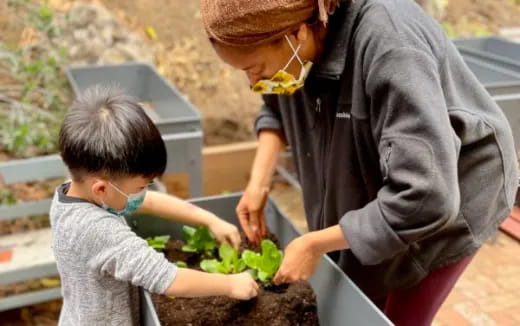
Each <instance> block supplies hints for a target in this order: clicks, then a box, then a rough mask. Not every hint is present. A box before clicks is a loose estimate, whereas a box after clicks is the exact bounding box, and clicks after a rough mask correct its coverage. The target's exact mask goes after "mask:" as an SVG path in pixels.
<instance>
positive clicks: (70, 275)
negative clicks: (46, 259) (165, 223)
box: [50, 183, 177, 326]
mask: <svg viewBox="0 0 520 326" xmlns="http://www.w3.org/2000/svg"><path fill="white" fill-rule="evenodd" d="M69 186H70V184H69V183H65V184H63V185H61V186H60V187H58V189H57V190H56V194H55V196H54V200H53V203H52V206H51V210H50V220H51V226H52V232H53V244H52V245H53V251H54V255H55V257H56V262H57V264H58V271H59V273H60V277H61V283H62V290H61V291H62V294H63V308H62V311H61V315H60V322H59V324H60V325H67V326H68V325H73V326H81V325H88V326H94V325H125V326H126V325H138V324H139V292H138V291H137V287H138V286H141V287H143V288H145V289H147V290H149V291H151V292H154V293H161V294H162V293H164V292H165V291H166V290H167V289H168V287H169V285H170V284H171V283H172V281H173V280H174V278H175V275H176V271H177V269H176V267H175V265H173V264H171V263H169V262H168V261H167V260H166V259H165V257H164V255H163V254H160V253H158V252H156V251H155V250H154V249H152V248H150V247H149V246H148V245H147V243H146V241H145V240H143V239H141V238H140V237H138V236H137V235H136V234H135V233H134V232H132V230H131V229H130V227H128V225H127V224H126V221H125V219H124V218H123V217H119V216H115V215H113V214H110V213H108V212H107V211H105V210H104V209H102V208H100V207H98V206H96V205H94V204H92V203H90V202H88V201H85V200H83V199H79V198H73V197H69V196H67V191H68V189H69Z"/></svg>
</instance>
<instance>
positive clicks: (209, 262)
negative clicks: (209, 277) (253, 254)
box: [200, 243, 246, 274]
mask: <svg viewBox="0 0 520 326" xmlns="http://www.w3.org/2000/svg"><path fill="white" fill-rule="evenodd" d="M218 255H219V257H220V259H221V260H220V261H219V260H217V259H205V260H203V261H201V262H200V268H202V270H203V271H205V272H208V273H221V274H237V273H240V272H242V271H243V270H244V269H246V263H245V262H244V261H243V260H242V258H240V256H239V255H238V250H236V249H235V248H233V247H231V246H230V245H228V244H227V243H223V244H221V245H220V248H219V249H218Z"/></svg>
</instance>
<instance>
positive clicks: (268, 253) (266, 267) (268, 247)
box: [242, 240, 283, 284]
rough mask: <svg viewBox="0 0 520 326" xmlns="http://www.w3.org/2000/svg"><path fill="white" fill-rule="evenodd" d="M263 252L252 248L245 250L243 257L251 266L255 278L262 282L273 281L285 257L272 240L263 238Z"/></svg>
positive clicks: (248, 265)
mask: <svg viewBox="0 0 520 326" xmlns="http://www.w3.org/2000/svg"><path fill="white" fill-rule="evenodd" d="M260 246H261V249H262V252H261V253H256V252H254V251H251V250H244V252H243V253H242V259H243V260H244V263H245V264H246V265H247V267H249V268H251V269H252V270H253V271H254V272H253V273H252V275H253V276H256V277H255V278H257V279H259V280H260V281H261V282H262V283H266V284H267V283H271V280H272V279H273V277H274V275H275V274H276V272H277V271H278V268H280V265H281V264H282V259H283V253H282V251H281V250H279V249H278V248H277V247H276V245H275V244H274V242H272V241H271V240H262V243H261V245H260Z"/></svg>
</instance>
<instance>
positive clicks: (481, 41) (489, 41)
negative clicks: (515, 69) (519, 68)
mask: <svg viewBox="0 0 520 326" xmlns="http://www.w3.org/2000/svg"><path fill="white" fill-rule="evenodd" d="M454 42H455V45H456V46H457V47H458V48H463V49H468V50H473V51H475V52H481V53H484V54H486V55H488V56H489V57H496V58H500V59H502V60H504V59H509V60H512V61H514V62H517V63H519V62H520V44H519V43H515V42H510V41H507V40H504V39H502V38H499V37H472V38H461V39H457V40H455V41H454Z"/></svg>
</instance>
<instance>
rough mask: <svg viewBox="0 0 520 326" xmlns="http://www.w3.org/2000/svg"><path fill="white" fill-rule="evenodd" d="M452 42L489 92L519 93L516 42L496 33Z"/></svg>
mask: <svg viewBox="0 0 520 326" xmlns="http://www.w3.org/2000/svg"><path fill="white" fill-rule="evenodd" d="M454 43H455V45H456V46H457V49H458V50H459V52H460V53H461V54H462V56H463V57H464V60H465V61H466V63H467V64H468V65H469V66H470V68H471V69H472V70H473V72H474V73H475V75H476V76H477V78H478V79H479V80H480V81H481V82H482V83H483V84H484V86H486V89H487V90H488V91H489V93H490V94H491V95H503V94H515V93H520V44H516V43H513V42H509V41H506V40H503V39H500V38H497V37H487V38H463V39H457V40H455V41H454Z"/></svg>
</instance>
